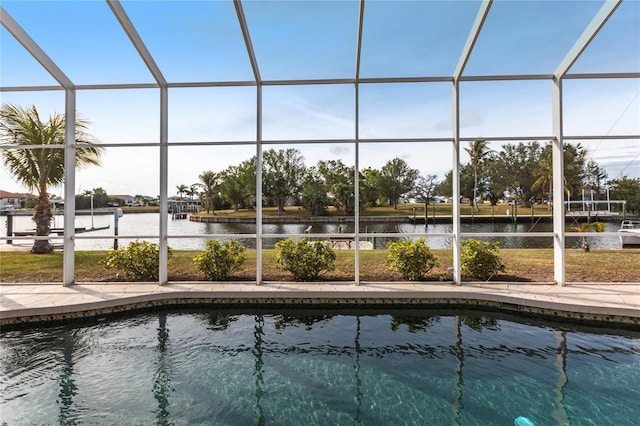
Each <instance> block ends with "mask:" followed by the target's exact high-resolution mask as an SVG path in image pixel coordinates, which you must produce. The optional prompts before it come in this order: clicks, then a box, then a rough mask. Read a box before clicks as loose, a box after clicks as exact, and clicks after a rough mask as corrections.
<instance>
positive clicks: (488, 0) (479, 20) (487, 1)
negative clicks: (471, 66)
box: [453, 0, 493, 80]
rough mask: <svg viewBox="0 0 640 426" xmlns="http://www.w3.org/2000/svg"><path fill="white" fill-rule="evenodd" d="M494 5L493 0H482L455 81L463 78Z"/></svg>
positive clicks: (459, 61) (461, 56) (454, 74)
mask: <svg viewBox="0 0 640 426" xmlns="http://www.w3.org/2000/svg"><path fill="white" fill-rule="evenodd" d="M492 3H493V0H482V4H480V8H479V9H478V14H477V15H476V20H475V21H474V22H473V26H472V27H471V31H470V32H469V37H467V42H466V43H465V45H464V48H463V49H462V54H461V55H460V59H459V60H458V65H456V69H455V71H454V72H453V78H454V80H458V79H459V78H460V77H461V76H462V73H463V72H464V69H465V67H466V66H467V62H468V61H469V58H470V57H471V52H472V51H473V48H474V46H475V45H476V41H477V40H478V37H479V36H480V31H481V30H482V26H483V25H484V21H485V20H486V19H487V15H488V14H489V10H490V9H491V4H492Z"/></svg>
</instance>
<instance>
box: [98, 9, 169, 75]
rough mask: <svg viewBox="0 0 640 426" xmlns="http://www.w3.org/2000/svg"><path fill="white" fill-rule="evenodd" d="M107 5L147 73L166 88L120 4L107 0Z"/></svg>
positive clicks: (158, 70)
mask: <svg viewBox="0 0 640 426" xmlns="http://www.w3.org/2000/svg"><path fill="white" fill-rule="evenodd" d="M107 4H108V5H109V8H111V11H112V12H113V14H114V15H115V17H116V19H117V20H118V22H119V23H120V26H121V27H122V29H123V30H124V32H125V33H126V34H127V37H129V40H131V43H133V47H135V49H136V50H137V51H138V54H139V55H140V58H142V60H143V61H144V63H145V65H146V66H147V68H148V69H149V72H150V73H151V75H153V78H154V79H155V80H156V82H158V84H159V85H160V86H161V87H166V86H167V80H166V79H165V78H164V75H162V72H161V71H160V68H158V64H156V61H155V60H154V59H153V56H152V55H151V53H150V52H149V49H147V46H146V45H145V44H144V42H143V41H142V38H141V37H140V34H138V31H137V30H136V27H135V26H134V25H133V23H132V22H131V20H130V19H129V15H127V12H125V10H124V8H123V7H122V5H121V4H120V0H107Z"/></svg>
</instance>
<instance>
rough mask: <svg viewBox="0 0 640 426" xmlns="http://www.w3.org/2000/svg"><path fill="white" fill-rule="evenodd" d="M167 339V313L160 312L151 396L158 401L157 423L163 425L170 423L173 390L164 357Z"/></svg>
mask: <svg viewBox="0 0 640 426" xmlns="http://www.w3.org/2000/svg"><path fill="white" fill-rule="evenodd" d="M168 339H169V330H168V329H167V314H166V313H164V312H162V313H160V314H159V315H158V346H157V348H158V369H157V371H156V375H155V379H154V381H153V397H154V398H155V399H156V401H158V410H157V411H156V420H157V422H158V424H159V425H163V426H164V425H169V424H171V423H170V422H169V421H168V420H167V418H168V417H169V411H168V407H169V396H170V395H171V392H173V390H174V389H173V387H172V386H171V375H170V373H169V371H168V368H167V360H166V358H165V353H166V350H167V340H168Z"/></svg>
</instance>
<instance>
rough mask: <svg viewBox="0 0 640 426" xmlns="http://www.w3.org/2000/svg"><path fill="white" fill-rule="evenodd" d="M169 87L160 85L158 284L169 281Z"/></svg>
mask: <svg viewBox="0 0 640 426" xmlns="http://www.w3.org/2000/svg"><path fill="white" fill-rule="evenodd" d="M168 142H169V89H167V87H166V86H162V87H160V229H159V233H160V241H159V246H160V270H159V271H158V281H159V283H160V285H164V284H167V283H168V282H169V268H168V262H169V241H168V238H167V233H168V227H169V225H168V221H169V199H168V190H169V188H168V186H169V184H168V174H169V148H168V145H167V144H168Z"/></svg>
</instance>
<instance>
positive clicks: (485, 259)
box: [102, 238, 505, 281]
mask: <svg viewBox="0 0 640 426" xmlns="http://www.w3.org/2000/svg"><path fill="white" fill-rule="evenodd" d="M275 248H276V267H277V268H278V269H282V270H285V271H288V272H290V273H291V274H292V275H293V278H294V279H295V280H296V281H315V280H317V279H318V278H320V276H321V275H323V274H324V273H326V272H328V271H332V270H333V269H334V268H335V261H336V253H335V250H334V249H333V248H331V247H329V246H328V245H327V244H325V242H324V241H310V240H308V239H307V238H302V239H300V240H298V241H296V240H294V239H293V238H288V239H286V240H281V241H278V242H277V243H276V246H275ZM387 249H388V256H387V260H386V263H385V266H386V267H387V268H388V269H389V270H392V271H395V272H398V273H400V274H401V275H402V277H403V278H404V279H406V280H409V281H419V280H423V279H425V276H426V274H427V273H428V272H429V271H430V270H431V269H433V268H434V267H436V266H438V265H439V262H438V259H437V258H436V256H435V255H434V254H433V253H432V252H431V250H430V249H429V246H428V245H427V243H426V242H425V240H424V238H420V239H418V240H416V241H411V240H402V241H393V242H390V243H388V244H387ZM498 249H499V244H498V243H497V242H496V243H489V242H483V241H478V240H464V241H462V250H461V254H460V269H461V271H462V273H463V275H465V276H468V277H470V278H476V279H480V280H489V279H491V278H492V277H493V276H495V275H497V274H498V273H500V272H504V271H505V265H504V264H503V263H502V260H501V258H500V255H499V253H498ZM245 251H246V249H245V247H244V246H242V245H241V244H240V243H238V242H237V241H234V240H232V241H227V242H225V243H221V242H219V241H215V240H209V241H207V244H206V247H205V249H204V250H203V251H202V252H201V253H199V254H197V255H196V256H195V257H194V258H193V264H194V266H195V268H196V269H197V270H198V271H199V272H200V273H202V274H203V275H204V276H205V278H206V279H207V280H210V281H221V280H225V279H227V278H229V277H230V276H231V275H233V273H234V272H236V271H237V270H238V269H240V267H241V266H242V265H243V263H244V262H245V260H246V254H245ZM171 255H172V249H171V248H169V250H168V256H169V258H170V257H171ZM102 263H103V264H104V266H105V267H106V268H109V269H114V270H116V271H118V272H117V274H116V277H120V276H122V277H123V278H124V279H126V280H131V281H143V280H150V281H153V280H157V279H158V269H159V264H160V252H159V247H158V245H157V244H154V243H150V242H148V241H134V242H132V243H130V244H129V245H128V246H126V247H123V248H120V249H118V250H113V251H110V252H109V254H108V255H107V257H106V258H105V259H104V260H103V261H102Z"/></svg>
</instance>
